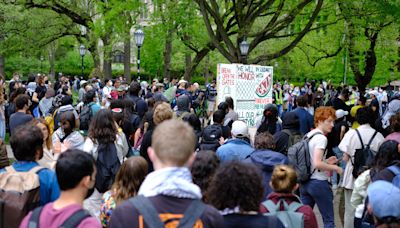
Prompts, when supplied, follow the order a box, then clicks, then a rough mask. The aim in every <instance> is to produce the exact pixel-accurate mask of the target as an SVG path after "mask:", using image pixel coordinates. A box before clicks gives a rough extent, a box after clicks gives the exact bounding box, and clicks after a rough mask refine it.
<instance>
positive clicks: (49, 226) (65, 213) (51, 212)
mask: <svg viewBox="0 0 400 228" xmlns="http://www.w3.org/2000/svg"><path fill="white" fill-rule="evenodd" d="M79 209H82V207H81V205H78V204H72V205H69V206H66V207H64V208H62V209H54V208H53V203H48V204H46V205H45V206H44V208H43V210H42V212H41V214H40V217H39V227H46V228H58V227H60V226H61V225H62V224H63V223H64V222H65V220H67V219H68V218H69V217H70V216H71V215H72V214H73V213H75V212H76V211H77V210H79ZM31 215H32V212H29V214H28V215H27V216H25V218H24V220H22V222H21V224H20V225H19V227H20V228H25V227H28V223H29V219H30V218H31ZM87 227H90V228H97V227H99V228H100V227H102V226H101V224H100V222H99V221H98V220H97V219H96V218H94V217H88V218H85V219H84V220H82V222H81V223H80V224H79V225H78V228H87Z"/></svg>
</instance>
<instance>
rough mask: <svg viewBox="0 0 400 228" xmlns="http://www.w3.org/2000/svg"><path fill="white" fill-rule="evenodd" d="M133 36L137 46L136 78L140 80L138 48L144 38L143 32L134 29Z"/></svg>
mask: <svg viewBox="0 0 400 228" xmlns="http://www.w3.org/2000/svg"><path fill="white" fill-rule="evenodd" d="M133 34H134V36H135V42H136V46H137V48H138V56H137V72H138V78H137V80H138V81H140V48H141V47H142V45H143V40H144V32H143V31H142V29H140V28H139V29H138V30H136V31H135V32H134V33H133Z"/></svg>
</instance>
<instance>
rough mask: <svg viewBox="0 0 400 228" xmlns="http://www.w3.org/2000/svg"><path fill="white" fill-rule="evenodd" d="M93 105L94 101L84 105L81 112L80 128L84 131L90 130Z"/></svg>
mask: <svg viewBox="0 0 400 228" xmlns="http://www.w3.org/2000/svg"><path fill="white" fill-rule="evenodd" d="M92 105H93V103H91V104H87V105H84V106H83V108H82V111H81V113H80V114H79V122H80V124H79V129H80V130H83V131H87V130H89V125H90V120H91V119H92V117H93V111H92Z"/></svg>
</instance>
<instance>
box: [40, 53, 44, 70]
mask: <svg viewBox="0 0 400 228" xmlns="http://www.w3.org/2000/svg"><path fill="white" fill-rule="evenodd" d="M43 60H44V57H43V56H42V55H41V56H40V72H41V73H43Z"/></svg>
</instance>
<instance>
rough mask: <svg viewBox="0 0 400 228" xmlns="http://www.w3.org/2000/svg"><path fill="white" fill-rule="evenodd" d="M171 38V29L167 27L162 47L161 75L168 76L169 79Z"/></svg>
mask: <svg viewBox="0 0 400 228" xmlns="http://www.w3.org/2000/svg"><path fill="white" fill-rule="evenodd" d="M172 39H173V30H172V29H169V30H168V32H167V37H166V39H165V47H164V53H163V54H164V73H163V77H164V78H168V79H169V80H170V81H171V58H172Z"/></svg>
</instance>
